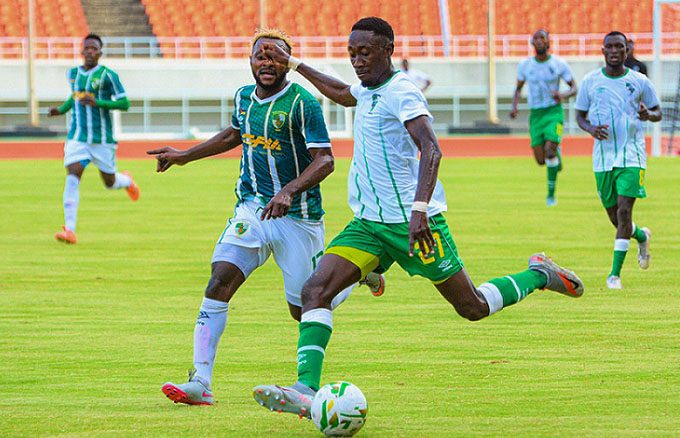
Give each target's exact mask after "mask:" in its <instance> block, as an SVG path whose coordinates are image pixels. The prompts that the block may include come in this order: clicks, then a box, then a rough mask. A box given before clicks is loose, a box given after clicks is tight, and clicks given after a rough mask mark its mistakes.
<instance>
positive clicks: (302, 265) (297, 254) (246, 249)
mask: <svg viewBox="0 0 680 438" xmlns="http://www.w3.org/2000/svg"><path fill="white" fill-rule="evenodd" d="M262 208H263V206H262V204H260V203H259V202H258V201H245V202H242V203H240V204H239V205H237V206H236V208H235V209H234V217H233V218H231V219H229V222H228V223H227V227H226V228H225V229H224V232H223V233H222V235H221V236H220V238H219V240H218V241H217V244H216V245H215V251H214V252H213V256H212V262H211V263H215V262H229V263H232V264H234V265H236V266H237V267H238V268H239V269H240V270H241V272H243V275H244V276H245V277H246V278H248V276H249V275H250V274H251V273H252V272H253V271H254V270H255V269H256V268H258V267H260V266H262V265H263V264H264V263H265V262H266V261H267V259H268V258H269V255H270V254H274V260H275V261H276V264H277V265H278V266H279V268H281V272H282V273H283V289H284V291H285V293H286V300H288V302H289V303H290V304H292V305H294V306H300V307H301V306H302V300H301V299H300V293H301V291H302V286H303V285H304V283H305V281H307V279H308V278H309V276H310V275H312V272H313V271H314V269H315V268H316V265H317V263H318V261H319V259H320V258H321V257H322V256H323V252H324V236H325V226H324V223H323V220H320V221H304V220H300V219H295V218H292V217H289V216H284V217H282V218H279V219H269V220H265V221H261V220H260V215H261V214H262Z"/></svg>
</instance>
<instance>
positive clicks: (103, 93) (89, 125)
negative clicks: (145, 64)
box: [67, 65, 125, 144]
mask: <svg viewBox="0 0 680 438" xmlns="http://www.w3.org/2000/svg"><path fill="white" fill-rule="evenodd" d="M67 78H68V80H69V85H70V86H71V93H72V94H71V95H72V97H73V107H72V108H73V114H71V128H70V129H69V131H68V139H69V140H76V141H80V142H83V143H89V144H101V143H106V144H112V143H115V142H116V141H115V140H114V138H113V126H112V125H111V114H110V110H109V109H108V108H95V107H92V106H89V105H81V104H80V102H79V99H80V97H81V96H82V95H83V94H84V93H92V94H93V95H94V98H95V99H99V100H118V99H122V98H124V97H125V89H124V88H123V85H122V84H121V83H120V79H119V78H118V74H117V73H116V72H114V71H113V70H111V69H109V68H107V67H104V66H103V65H97V66H96V67H95V68H93V69H91V70H87V71H86V70H83V68H82V67H74V68H72V69H71V70H69V71H68V74H67Z"/></svg>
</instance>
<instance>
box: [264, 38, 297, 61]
mask: <svg viewBox="0 0 680 438" xmlns="http://www.w3.org/2000/svg"><path fill="white" fill-rule="evenodd" d="M261 47H262V53H264V56H266V57H267V58H270V59H271V60H272V61H274V62H276V63H277V64H281V65H285V66H287V65H288V59H289V58H290V55H289V54H288V53H286V51H285V50H283V49H282V48H281V47H279V46H278V45H276V44H272V43H265V42H263V43H262V46H261Z"/></svg>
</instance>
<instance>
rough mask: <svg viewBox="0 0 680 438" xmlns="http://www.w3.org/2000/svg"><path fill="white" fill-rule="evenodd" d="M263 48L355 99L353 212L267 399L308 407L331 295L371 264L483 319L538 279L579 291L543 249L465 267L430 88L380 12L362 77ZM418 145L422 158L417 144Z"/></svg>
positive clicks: (352, 42) (261, 392)
mask: <svg viewBox="0 0 680 438" xmlns="http://www.w3.org/2000/svg"><path fill="white" fill-rule="evenodd" d="M263 48H264V50H265V53H266V54H267V55H268V56H271V57H272V58H274V59H275V60H276V61H277V63H278V64H282V65H288V66H290V67H291V68H297V71H298V72H299V73H300V74H301V75H302V76H304V77H305V78H306V79H307V80H309V81H310V82H311V83H312V84H313V85H314V86H315V87H317V88H318V89H319V91H321V92H322V93H323V94H324V95H325V96H327V97H328V98H330V99H332V100H334V101H335V102H337V103H339V104H341V105H344V106H356V117H355V123H354V156H353V159H352V163H351V167H350V173H349V177H348V189H349V204H350V207H351V208H352V210H353V211H354V219H353V220H352V221H351V222H350V223H349V224H348V225H347V226H346V227H345V229H344V230H343V231H342V232H341V233H340V234H339V235H338V236H336V237H335V239H333V241H332V242H331V243H330V245H329V246H328V249H327V250H326V255H324V257H323V258H322V259H321V261H320V263H319V265H318V266H317V268H316V270H315V271H314V274H313V275H312V276H311V277H310V278H309V280H307V282H306V283H305V285H304V288H303V290H302V312H303V313H302V321H301V324H300V338H299V341H298V349H297V361H298V368H297V371H298V381H297V382H296V383H295V384H294V385H293V386H291V387H281V386H278V385H263V386H258V387H256V388H255V389H254V393H253V395H254V397H255V400H256V401H257V402H258V403H260V404H261V405H262V406H264V407H266V408H269V409H272V410H277V411H285V412H292V413H295V414H298V415H300V416H307V417H309V415H310V413H309V407H310V403H311V399H312V397H313V395H314V394H315V392H316V391H317V390H318V389H319V386H320V379H321V367H322V363H323V359H324V355H325V350H326V346H327V345H328V341H329V339H330V336H331V332H332V328H333V313H332V305H331V303H332V300H333V298H334V297H335V296H336V295H337V294H338V293H340V291H342V290H343V289H344V288H346V287H347V286H349V285H351V284H352V283H355V282H356V281H358V280H359V279H360V278H362V277H363V276H364V275H366V274H367V273H369V272H371V271H373V270H375V269H377V270H379V271H385V270H387V269H388V268H389V267H390V266H391V265H392V263H394V262H396V263H397V264H399V266H401V267H402V269H404V270H405V271H406V272H408V273H409V274H410V275H420V276H422V277H425V278H427V279H428V280H430V282H432V284H433V285H434V286H435V287H436V288H437V289H438V290H439V292H440V293H441V294H442V296H443V297H444V298H445V299H446V300H447V301H448V302H449V303H450V304H452V305H453V307H454V308H455V310H456V311H457V312H458V313H459V314H460V315H461V316H463V317H464V318H467V319H469V320H471V321H476V320H479V319H482V318H485V317H487V316H489V315H492V314H493V313H495V312H498V311H499V310H501V309H502V308H503V307H507V306H510V305H512V304H515V303H517V302H518V301H520V300H521V299H523V298H525V297H526V296H527V295H528V294H529V293H531V292H532V291H534V290H535V289H543V288H547V289H551V290H554V291H557V292H560V293H563V294H565V295H567V296H572V297H578V296H580V295H581V294H582V293H583V284H582V283H581V281H580V280H579V279H578V277H577V276H576V275H575V274H573V273H572V272H570V271H567V270H566V269H564V268H560V267H559V266H557V265H556V264H555V263H553V262H552V261H551V260H550V259H549V258H547V257H546V256H545V255H544V254H534V255H533V256H531V257H530V259H529V269H527V270H526V271H524V272H521V273H519V274H514V275H508V276H504V277H500V278H495V279H493V280H490V281H489V282H486V283H483V284H482V285H480V286H479V287H475V286H474V285H473V283H472V281H471V280H470V277H468V274H467V272H466V270H465V268H463V264H462V261H461V260H460V258H459V257H458V253H457V251H456V246H455V244H454V242H453V238H452V237H451V234H450V232H449V228H448V225H447V223H446V219H445V218H444V215H443V214H442V213H443V212H444V211H446V209H447V206H446V198H445V195H444V189H443V187H442V184H441V182H440V181H438V180H437V173H438V169H439V162H440V159H441V151H440V149H439V144H438V142H437V137H436V136H435V134H434V131H433V129H432V124H431V122H432V115H431V114H430V112H429V110H428V108H427V102H426V101H425V98H424V97H423V94H422V93H421V92H420V91H419V90H418V89H417V88H416V86H415V85H414V84H413V82H411V80H409V79H408V77H407V76H406V75H405V74H404V73H402V72H398V71H395V70H394V68H393V67H392V61H391V59H390V58H391V56H392V54H393V52H394V33H393V31H392V27H391V26H390V25H389V24H388V23H387V22H386V21H384V20H382V19H380V18H376V17H368V18H362V19H361V20H359V21H357V22H356V23H355V24H354V26H353V27H352V32H351V34H350V36H349V45H348V48H349V57H350V61H351V63H352V66H353V68H354V70H355V73H356V75H357V77H358V78H359V80H360V81H361V84H356V85H352V86H350V85H348V84H345V83H344V82H342V81H340V80H338V79H336V78H333V77H331V76H327V75H325V74H323V73H321V72H319V71H317V70H315V69H313V68H312V67H310V66H309V65H307V64H303V63H300V60H298V59H296V58H293V57H291V56H290V55H289V53H288V52H286V51H284V50H281V48H280V47H278V46H276V45H274V44H271V43H268V44H264V45H263ZM419 152H420V160H418V153H419Z"/></svg>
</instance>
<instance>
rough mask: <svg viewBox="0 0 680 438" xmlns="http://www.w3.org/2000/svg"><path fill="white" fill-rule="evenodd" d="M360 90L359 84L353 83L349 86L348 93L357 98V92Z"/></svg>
mask: <svg viewBox="0 0 680 438" xmlns="http://www.w3.org/2000/svg"><path fill="white" fill-rule="evenodd" d="M360 91H361V84H354V85H351V86H350V87H349V93H350V94H351V95H352V96H354V98H355V99H356V100H359V92H360Z"/></svg>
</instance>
